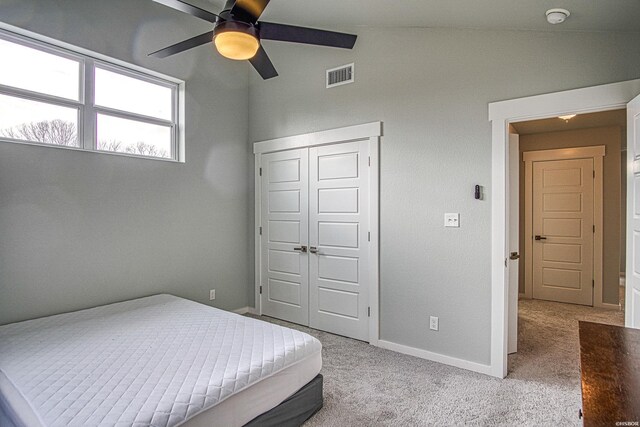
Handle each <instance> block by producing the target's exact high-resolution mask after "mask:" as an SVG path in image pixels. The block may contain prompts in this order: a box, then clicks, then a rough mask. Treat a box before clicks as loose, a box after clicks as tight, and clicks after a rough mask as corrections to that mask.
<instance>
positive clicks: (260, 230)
mask: <svg viewBox="0 0 640 427" xmlns="http://www.w3.org/2000/svg"><path fill="white" fill-rule="evenodd" d="M259 232H260V235H261V236H262V227H260V228H259Z"/></svg>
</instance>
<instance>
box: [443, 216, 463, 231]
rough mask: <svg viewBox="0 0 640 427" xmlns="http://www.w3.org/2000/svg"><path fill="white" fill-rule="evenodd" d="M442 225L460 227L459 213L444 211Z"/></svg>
mask: <svg viewBox="0 0 640 427" xmlns="http://www.w3.org/2000/svg"><path fill="white" fill-rule="evenodd" d="M444 226H445V227H454V228H458V227H460V214H459V213H446V214H444Z"/></svg>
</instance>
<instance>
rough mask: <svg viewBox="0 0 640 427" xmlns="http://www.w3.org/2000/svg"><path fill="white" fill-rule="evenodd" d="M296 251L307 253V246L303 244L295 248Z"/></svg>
mask: <svg viewBox="0 0 640 427" xmlns="http://www.w3.org/2000/svg"><path fill="white" fill-rule="evenodd" d="M293 250H294V251H298V252H302V253H306V252H307V247H306V246H304V245H302V246H300V247H297V248H293Z"/></svg>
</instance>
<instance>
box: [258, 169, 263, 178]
mask: <svg viewBox="0 0 640 427" xmlns="http://www.w3.org/2000/svg"><path fill="white" fill-rule="evenodd" d="M258 173H259V174H260V176H262V168H260V171H259V172H258Z"/></svg>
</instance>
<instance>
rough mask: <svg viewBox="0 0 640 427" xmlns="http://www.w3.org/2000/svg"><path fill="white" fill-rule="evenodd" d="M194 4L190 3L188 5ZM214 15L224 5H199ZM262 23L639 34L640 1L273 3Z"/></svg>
mask: <svg viewBox="0 0 640 427" xmlns="http://www.w3.org/2000/svg"><path fill="white" fill-rule="evenodd" d="M187 1H189V0H187ZM192 3H194V4H198V5H201V6H203V7H206V8H208V9H209V10H211V11H214V12H217V11H219V10H221V9H222V6H223V5H224V0H194V1H192ZM558 7H560V8H564V9H568V10H569V11H570V12H571V16H570V17H569V19H567V21H566V22H565V23H564V24H561V25H551V24H549V23H547V21H546V18H545V11H546V10H547V9H551V8H558ZM262 19H263V20H265V21H274V22H282V23H288V24H296V25H305V26H316V27H320V28H328V29H331V28H340V27H350V26H369V27H404V28H410V27H432V28H477V29H519V30H542V31H634V32H636V31H638V32H640V1H639V0H271V2H270V4H269V6H268V7H267V9H266V11H265V13H264V15H263V16H262Z"/></svg>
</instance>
